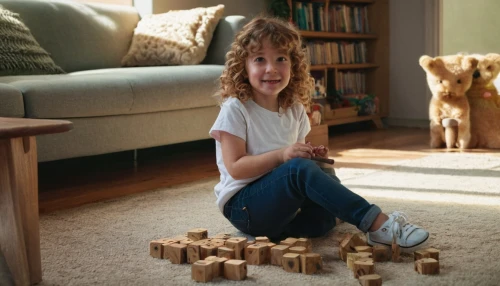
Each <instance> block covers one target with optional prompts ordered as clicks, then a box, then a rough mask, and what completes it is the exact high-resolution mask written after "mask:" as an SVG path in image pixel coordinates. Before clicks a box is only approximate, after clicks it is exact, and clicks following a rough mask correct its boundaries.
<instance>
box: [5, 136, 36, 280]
mask: <svg viewBox="0 0 500 286" xmlns="http://www.w3.org/2000/svg"><path fill="white" fill-rule="evenodd" d="M36 151H37V150H36V139H35V137H24V138H12V139H6V140H0V221H1V222H2V225H3V226H5V227H6V231H3V229H2V231H1V232H0V247H1V250H2V252H3V254H4V256H5V259H6V261H7V265H8V266H9V269H10V271H11V273H12V276H13V278H14V281H16V284H18V285H26V284H34V283H38V282H40V281H41V280H42V267H41V255H40V226H39V215H38V167H37V152H36ZM2 228H3V227H2Z"/></svg>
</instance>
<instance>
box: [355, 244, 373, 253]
mask: <svg viewBox="0 0 500 286" xmlns="http://www.w3.org/2000/svg"><path fill="white" fill-rule="evenodd" d="M354 250H356V252H368V253H372V252H373V248H372V247H371V246H368V245H367V246H355V247H354Z"/></svg>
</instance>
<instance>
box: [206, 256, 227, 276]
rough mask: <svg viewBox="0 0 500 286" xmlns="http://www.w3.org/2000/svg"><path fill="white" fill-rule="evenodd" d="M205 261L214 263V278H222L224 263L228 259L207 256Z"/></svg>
mask: <svg viewBox="0 0 500 286" xmlns="http://www.w3.org/2000/svg"><path fill="white" fill-rule="evenodd" d="M205 260H206V261H213V262H214V269H213V274H214V278H215V277H219V276H224V263H225V262H226V261H228V260H229V259H227V258H222V257H217V256H209V257H207V258H205Z"/></svg>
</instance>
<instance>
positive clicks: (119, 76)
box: [0, 65, 223, 118]
mask: <svg viewBox="0 0 500 286" xmlns="http://www.w3.org/2000/svg"><path fill="white" fill-rule="evenodd" d="M222 69H223V66H221V65H196V66H170V67H136V68H116V69H100V70H92V71H84V72H75V73H69V74H66V75H33V76H6V77H0V83H2V82H3V83H6V84H9V85H11V86H12V87H15V88H17V89H19V90H20V91H21V92H22V94H23V97H24V104H25V113H26V116H27V117H31V118H75V117H93V116H108V115H122V114H139V113H148V112H159V111H168V110H180V109H188V108H197V107H205V106H215V105H217V101H216V100H215V99H214V97H213V94H214V93H215V92H216V90H217V86H218V85H217V79H218V78H219V76H220V75H221V73H222Z"/></svg>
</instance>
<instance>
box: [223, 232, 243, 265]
mask: <svg viewBox="0 0 500 286" xmlns="http://www.w3.org/2000/svg"><path fill="white" fill-rule="evenodd" d="M247 241H248V239H247V238H246V237H232V238H230V239H228V240H226V247H227V248H231V249H233V250H234V257H235V258H236V259H237V260H243V259H244V253H243V252H244V249H245V246H246V243H247Z"/></svg>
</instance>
